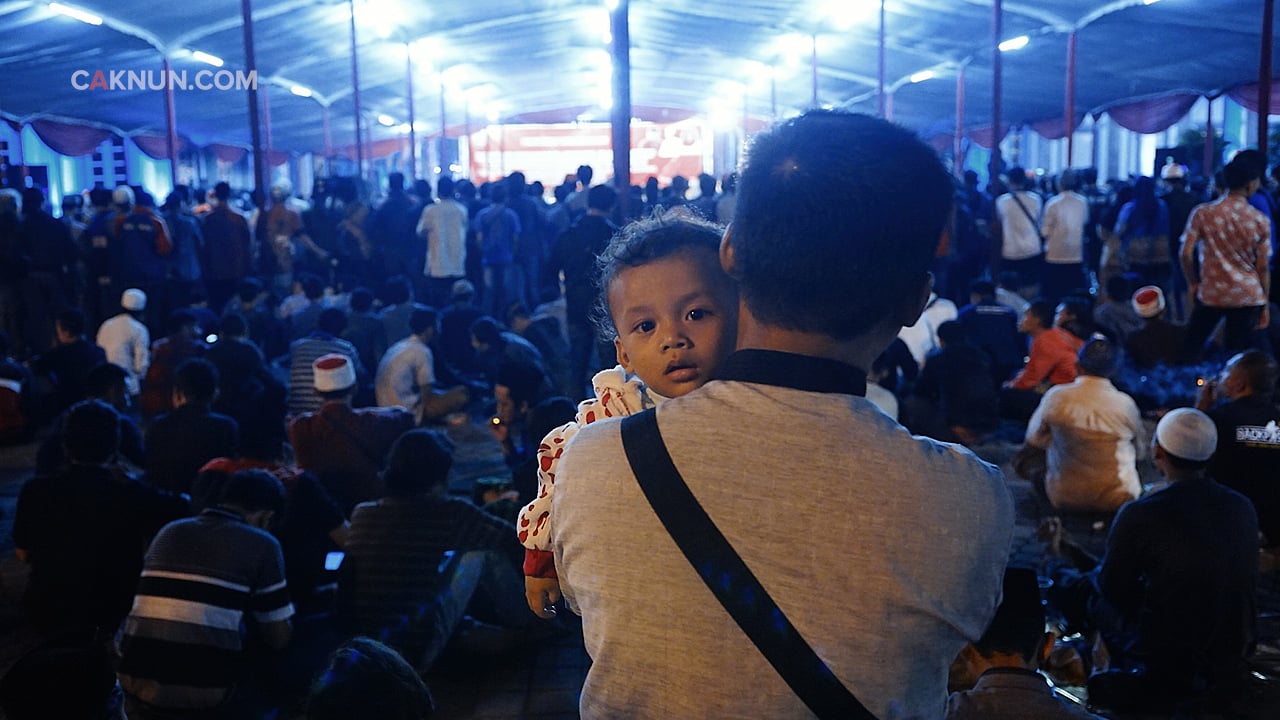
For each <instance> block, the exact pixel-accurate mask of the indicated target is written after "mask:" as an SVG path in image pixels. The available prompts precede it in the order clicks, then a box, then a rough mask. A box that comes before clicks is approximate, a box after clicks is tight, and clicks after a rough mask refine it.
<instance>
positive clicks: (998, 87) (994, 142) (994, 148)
mask: <svg viewBox="0 0 1280 720" xmlns="http://www.w3.org/2000/svg"><path fill="white" fill-rule="evenodd" d="M1003 34H1004V3H1003V2H1002V1H1001V0H992V2H991V178H992V179H995V178H996V176H998V175H999V174H1000V171H1001V170H1002V169H1003V168H1002V167H1001V166H1002V165H1003V164H1004V163H1003V161H1002V160H1001V158H1000V140H1001V137H1000V114H1001V111H1002V110H1003V106H1004V103H1003V98H1002V97H1001V94H1002V93H1003V91H1004V78H1003V73H1004V65H1003V64H1002V63H1003V59H1002V58H1001V57H1000V36H1001V35H1003Z"/></svg>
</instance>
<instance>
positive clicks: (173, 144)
mask: <svg viewBox="0 0 1280 720" xmlns="http://www.w3.org/2000/svg"><path fill="white" fill-rule="evenodd" d="M163 65H164V124H165V134H164V143H165V150H167V151H168V153H169V184H170V185H172V186H173V187H174V188H177V187H178V128H177V119H176V117H175V115H174V111H173V81H172V79H171V78H170V76H169V72H170V70H169V56H168V55H166V56H165V57H164V63H163Z"/></svg>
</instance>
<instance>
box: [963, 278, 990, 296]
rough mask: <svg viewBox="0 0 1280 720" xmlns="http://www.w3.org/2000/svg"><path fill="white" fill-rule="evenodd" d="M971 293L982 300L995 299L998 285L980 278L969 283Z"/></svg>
mask: <svg viewBox="0 0 1280 720" xmlns="http://www.w3.org/2000/svg"><path fill="white" fill-rule="evenodd" d="M969 293H970V294H972V295H977V296H978V297H980V298H985V299H990V298H994V297H995V296H996V284H995V283H993V282H991V281H990V280H985V279H982V278H979V279H977V280H974V281H973V282H971V283H969Z"/></svg>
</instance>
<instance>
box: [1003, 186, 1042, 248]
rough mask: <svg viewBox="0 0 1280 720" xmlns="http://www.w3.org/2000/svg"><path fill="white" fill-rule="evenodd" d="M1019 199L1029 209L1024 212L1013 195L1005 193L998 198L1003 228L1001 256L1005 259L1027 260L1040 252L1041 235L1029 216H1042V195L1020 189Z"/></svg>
mask: <svg viewBox="0 0 1280 720" xmlns="http://www.w3.org/2000/svg"><path fill="white" fill-rule="evenodd" d="M1018 201H1021V203H1022V206H1023V207H1025V208H1026V209H1027V212H1023V211H1022V209H1021V208H1019V207H1018V202H1017V201H1014V199H1013V195H1012V194H1010V193H1005V194H1004V195H1001V196H1000V197H999V198H997V199H996V212H998V213H999V214H1000V227H1001V228H1002V229H1003V233H1004V237H1003V243H1002V244H1001V246H1000V257H1002V258H1004V259H1005V260H1026V259H1027V258H1033V257H1035V256H1037V255H1039V254H1040V252H1041V248H1040V235H1039V233H1038V232H1037V231H1036V226H1035V224H1034V223H1032V222H1031V218H1029V217H1027V213H1030V214H1031V217H1033V218H1038V217H1040V208H1041V203H1040V196H1039V195H1036V194H1035V193H1033V192H1029V191H1027V190H1019V191H1018Z"/></svg>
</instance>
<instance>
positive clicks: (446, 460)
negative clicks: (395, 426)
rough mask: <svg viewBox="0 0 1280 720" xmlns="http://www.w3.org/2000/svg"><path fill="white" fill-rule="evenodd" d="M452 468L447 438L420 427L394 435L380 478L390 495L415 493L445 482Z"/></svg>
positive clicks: (447, 480) (451, 455)
mask: <svg viewBox="0 0 1280 720" xmlns="http://www.w3.org/2000/svg"><path fill="white" fill-rule="evenodd" d="M452 467H453V443H452V442H451V441H450V440H449V438H448V437H447V436H445V435H443V434H441V433H438V432H436V431H434V430H425V429H421V428H419V429H417V430H410V431H408V432H406V433H405V434H403V435H401V436H400V437H398V438H396V441H395V443H394V444H393V445H392V446H391V452H390V453H388V455H387V469H386V471H384V472H383V473H382V480H383V482H385V483H386V485H387V493H388V494H390V495H395V496H401V497H403V496H405V495H415V494H417V493H422V492H429V491H431V490H432V489H433V488H437V487H442V486H446V485H448V483H449V470H450V468H452Z"/></svg>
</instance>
